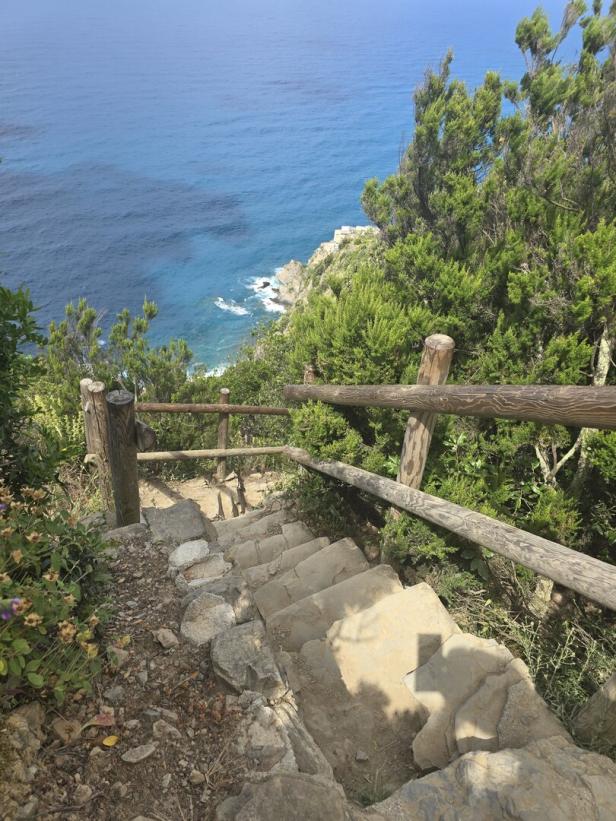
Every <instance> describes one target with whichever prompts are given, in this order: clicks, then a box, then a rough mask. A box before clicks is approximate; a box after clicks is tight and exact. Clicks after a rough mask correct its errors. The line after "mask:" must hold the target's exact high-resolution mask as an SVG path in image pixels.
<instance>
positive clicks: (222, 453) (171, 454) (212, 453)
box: [137, 445, 285, 462]
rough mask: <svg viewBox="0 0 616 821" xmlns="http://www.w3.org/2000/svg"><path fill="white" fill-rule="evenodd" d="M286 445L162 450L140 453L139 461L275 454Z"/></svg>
mask: <svg viewBox="0 0 616 821" xmlns="http://www.w3.org/2000/svg"><path fill="white" fill-rule="evenodd" d="M284 452H285V446H284V445H280V446H272V447H263V448H210V449H209V450H161V451H154V452H152V453H138V454H137V461H138V462H186V461H188V460H190V459H216V460H220V459H226V458H227V457H230V456H273V455H276V454H280V453H284Z"/></svg>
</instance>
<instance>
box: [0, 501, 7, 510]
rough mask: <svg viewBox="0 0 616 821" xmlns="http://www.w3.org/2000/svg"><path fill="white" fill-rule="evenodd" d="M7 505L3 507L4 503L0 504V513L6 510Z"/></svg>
mask: <svg viewBox="0 0 616 821" xmlns="http://www.w3.org/2000/svg"><path fill="white" fill-rule="evenodd" d="M7 507H8V505H5V504H4V502H0V511H3V510H6V509H7Z"/></svg>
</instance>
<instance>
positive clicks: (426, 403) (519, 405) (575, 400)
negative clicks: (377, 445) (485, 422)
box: [284, 385, 616, 430]
mask: <svg viewBox="0 0 616 821" xmlns="http://www.w3.org/2000/svg"><path fill="white" fill-rule="evenodd" d="M284 396H285V399H290V400H294V401H299V402H304V401H306V400H307V399H317V400H320V401H321V402H328V403H330V404H333V405H356V406H359V407H376V408H400V409H402V408H404V409H406V410H413V411H417V410H421V411H432V412H433V413H453V414H457V415H458V416H480V417H492V416H496V417H502V418H504V419H519V420H522V421H527V422H542V423H543V424H546V425H568V426H570V427H580V428H603V429H605V430H616V387H611V386H609V387H608V386H606V387H587V386H584V385H286V386H285V389H284Z"/></svg>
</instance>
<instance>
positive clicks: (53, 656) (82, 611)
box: [0, 486, 104, 702]
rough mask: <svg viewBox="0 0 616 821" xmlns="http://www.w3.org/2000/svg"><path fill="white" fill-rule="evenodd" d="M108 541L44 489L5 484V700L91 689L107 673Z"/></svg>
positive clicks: (1, 588) (1, 533)
mask: <svg viewBox="0 0 616 821" xmlns="http://www.w3.org/2000/svg"><path fill="white" fill-rule="evenodd" d="M101 549H102V543H101V541H100V537H99V536H97V535H96V534H94V533H92V532H89V531H88V530H87V529H86V528H84V527H82V526H79V525H77V524H76V522H75V521H74V520H73V518H72V517H71V516H70V515H69V514H68V513H67V512H66V511H65V510H62V509H58V508H57V507H55V506H54V505H53V503H52V500H51V499H50V497H49V494H48V493H47V491H45V490H43V489H40V488H39V489H32V488H29V487H22V488H21V498H17V496H16V495H15V494H13V493H11V491H9V490H8V489H7V488H6V486H0V682H1V683H2V685H3V687H2V689H3V696H2V701H4V702H6V701H10V700H13V699H17V698H19V697H21V696H23V695H24V694H27V692H28V691H29V690H32V689H34V690H37V691H38V692H39V693H41V694H42V695H44V696H48V695H53V696H54V697H55V699H56V700H57V701H59V702H61V701H62V700H63V699H64V697H65V696H66V694H67V693H69V692H71V691H75V690H81V689H85V690H88V689H89V688H90V683H89V682H90V679H91V677H92V676H93V675H94V674H96V673H97V672H98V670H99V669H100V661H99V659H98V657H97V656H98V647H97V644H96V641H95V639H94V633H95V628H96V625H97V624H98V622H99V619H100V618H101V614H102V611H101V610H100V609H99V611H98V612H97V610H96V608H95V607H94V606H93V604H92V601H93V600H94V597H96V595H100V590H99V586H100V585H101V583H102V582H103V580H104V574H103V569H102V566H101V562H100V555H101Z"/></svg>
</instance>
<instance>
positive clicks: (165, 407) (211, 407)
mask: <svg viewBox="0 0 616 821" xmlns="http://www.w3.org/2000/svg"><path fill="white" fill-rule="evenodd" d="M135 410H136V411H137V413H139V412H141V413H239V414H245V415H246V416H259V415H266V416H288V415H289V409H288V408H270V407H268V406H267V405H231V404H224V405H223V404H221V403H220V402H218V403H216V404H203V403H188V404H187V403H182V402H137V404H136V405H135Z"/></svg>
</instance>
